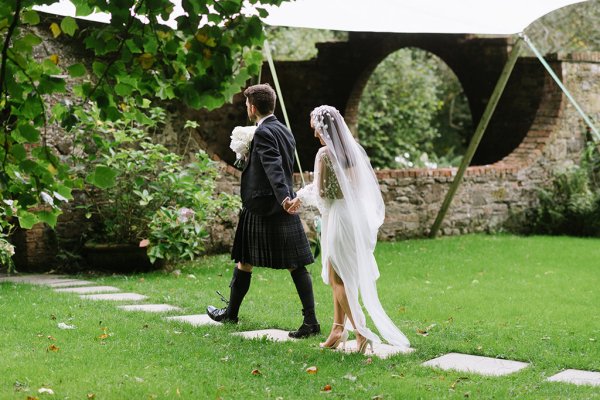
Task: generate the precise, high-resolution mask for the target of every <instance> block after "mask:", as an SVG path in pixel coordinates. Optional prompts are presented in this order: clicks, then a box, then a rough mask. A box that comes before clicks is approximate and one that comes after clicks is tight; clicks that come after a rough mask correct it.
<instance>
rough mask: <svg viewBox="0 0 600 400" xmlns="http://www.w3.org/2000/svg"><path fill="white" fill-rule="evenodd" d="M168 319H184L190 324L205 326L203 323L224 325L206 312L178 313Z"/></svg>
mask: <svg viewBox="0 0 600 400" xmlns="http://www.w3.org/2000/svg"><path fill="white" fill-rule="evenodd" d="M166 319H168V320H171V321H182V322H187V323H188V324H192V325H193V326H203V325H223V324H221V323H220V322H217V321H213V320H212V319H210V317H209V316H208V315H206V314H198V315H177V316H175V317H167V318H166Z"/></svg>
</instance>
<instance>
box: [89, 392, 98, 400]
mask: <svg viewBox="0 0 600 400" xmlns="http://www.w3.org/2000/svg"><path fill="white" fill-rule="evenodd" d="M87 398H88V399H89V400H94V399H95V398H96V395H95V394H94V393H88V394H87Z"/></svg>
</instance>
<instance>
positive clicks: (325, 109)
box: [310, 106, 339, 139]
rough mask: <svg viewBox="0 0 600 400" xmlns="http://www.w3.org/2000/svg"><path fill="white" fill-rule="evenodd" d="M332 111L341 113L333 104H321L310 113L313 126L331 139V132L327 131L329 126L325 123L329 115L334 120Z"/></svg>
mask: <svg viewBox="0 0 600 400" xmlns="http://www.w3.org/2000/svg"><path fill="white" fill-rule="evenodd" d="M332 113H338V114H339V111H338V110H337V109H336V108H335V107H332V106H319V107H317V108H315V109H314V110H312V112H311V113H310V120H311V122H312V124H313V126H314V127H315V129H316V130H317V132H319V133H320V134H321V135H323V136H325V138H326V139H329V133H327V131H326V129H328V128H329V126H328V125H327V124H326V123H325V117H326V116H327V117H329V120H330V121H332V120H333V116H332V115H331V114H332Z"/></svg>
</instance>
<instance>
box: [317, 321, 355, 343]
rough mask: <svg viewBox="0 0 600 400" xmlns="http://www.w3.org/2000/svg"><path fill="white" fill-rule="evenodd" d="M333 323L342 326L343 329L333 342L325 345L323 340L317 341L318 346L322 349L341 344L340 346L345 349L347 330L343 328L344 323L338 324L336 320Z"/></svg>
mask: <svg viewBox="0 0 600 400" xmlns="http://www.w3.org/2000/svg"><path fill="white" fill-rule="evenodd" d="M333 325H337V326H343V327H344V330H343V331H342V333H341V334H340V337H339V338H337V340H336V341H335V342H333V343H332V344H331V345H330V346H327V345H325V342H323V343H319V347H320V348H322V349H337V348H338V347H339V346H340V344H341V345H342V348H343V349H345V348H346V342H347V341H348V330H347V329H346V328H345V324H338V323H337V322H334V323H333Z"/></svg>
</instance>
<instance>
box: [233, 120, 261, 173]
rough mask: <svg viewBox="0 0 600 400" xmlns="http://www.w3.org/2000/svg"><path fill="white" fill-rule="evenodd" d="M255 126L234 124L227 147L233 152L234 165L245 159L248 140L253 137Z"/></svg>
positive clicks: (241, 162) (248, 148)
mask: <svg viewBox="0 0 600 400" xmlns="http://www.w3.org/2000/svg"><path fill="white" fill-rule="evenodd" d="M254 131H256V126H236V127H235V128H233V131H232V132H231V143H230V144H229V148H230V149H231V150H233V151H234V152H235V156H236V161H235V165H237V166H240V165H243V163H244V162H245V161H246V159H247V157H248V151H250V142H251V141H252V139H253V138H254Z"/></svg>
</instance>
